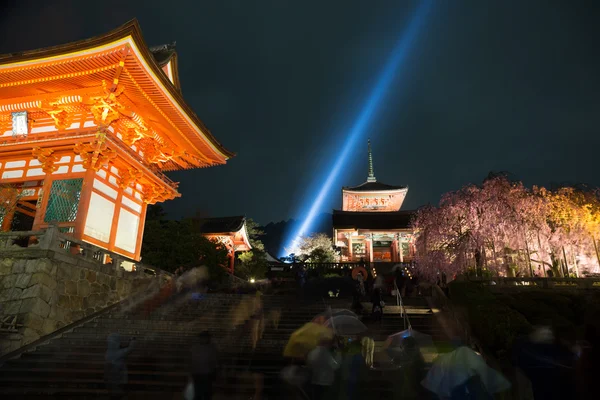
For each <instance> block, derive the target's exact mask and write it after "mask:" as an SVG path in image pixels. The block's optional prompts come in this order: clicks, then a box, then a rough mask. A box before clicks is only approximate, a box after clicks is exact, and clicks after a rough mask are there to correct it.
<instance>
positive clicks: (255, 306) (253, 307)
mask: <svg viewBox="0 0 600 400" xmlns="http://www.w3.org/2000/svg"><path fill="white" fill-rule="evenodd" d="M261 308H262V300H261V298H260V295H259V292H257V294H256V296H244V297H243V298H242V300H241V301H240V302H239V303H238V305H237V306H236V307H235V308H234V309H233V310H232V312H231V326H232V327H233V328H235V327H237V326H240V325H243V324H244V323H245V322H246V321H247V320H248V319H250V317H252V316H253V315H254V314H256V313H257V312H258V311H259V310H260V309H261Z"/></svg>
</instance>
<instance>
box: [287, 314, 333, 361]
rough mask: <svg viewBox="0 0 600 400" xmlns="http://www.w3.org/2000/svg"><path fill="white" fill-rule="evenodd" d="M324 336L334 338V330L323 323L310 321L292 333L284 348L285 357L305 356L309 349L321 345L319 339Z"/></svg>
mask: <svg viewBox="0 0 600 400" xmlns="http://www.w3.org/2000/svg"><path fill="white" fill-rule="evenodd" d="M323 338H328V339H333V332H332V330H331V329H329V328H327V327H325V326H323V325H319V324H315V323H314V322H308V323H306V324H304V326H302V327H301V328H300V329H298V330H297V331H295V332H294V333H292V335H291V336H290V340H288V343H287V345H286V346H285V349H284V350H283V355H284V356H285V357H293V358H304V357H306V355H307V354H308V352H309V351H311V350H312V349H314V348H315V347H317V346H318V345H319V341H320V340H321V339H323Z"/></svg>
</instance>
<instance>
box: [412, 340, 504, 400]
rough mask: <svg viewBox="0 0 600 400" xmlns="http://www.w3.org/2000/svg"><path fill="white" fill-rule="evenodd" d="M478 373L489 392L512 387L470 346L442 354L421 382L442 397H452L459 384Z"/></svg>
mask: <svg viewBox="0 0 600 400" xmlns="http://www.w3.org/2000/svg"><path fill="white" fill-rule="evenodd" d="M475 375H478V376H479V378H480V379H481V383H482V384H483V386H485V389H486V390H487V391H488V392H489V393H498V392H502V391H504V390H507V389H509V388H510V382H508V381H507V380H506V378H504V377H503V376H502V374H500V373H499V372H498V371H496V370H495V369H493V368H490V367H489V366H488V365H487V364H486V363H485V360H484V359H483V358H482V357H481V356H480V355H479V354H477V353H475V352H474V351H473V350H471V349H469V348H468V347H464V346H463V347H459V348H458V349H456V350H454V351H452V352H450V353H446V354H442V355H440V356H439V357H438V358H436V360H435V361H434V362H433V365H432V366H431V369H430V370H429V372H428V373H427V376H426V377H425V379H423V381H422V382H421V384H422V385H423V386H424V387H425V388H427V389H428V390H430V391H432V392H434V393H436V394H437V395H438V396H440V397H450V395H451V392H452V390H453V389H454V388H456V387H457V386H460V385H462V384H463V383H465V382H466V381H467V380H469V379H470V378H471V377H473V376H475Z"/></svg>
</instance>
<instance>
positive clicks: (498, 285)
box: [469, 278, 600, 289]
mask: <svg viewBox="0 0 600 400" xmlns="http://www.w3.org/2000/svg"><path fill="white" fill-rule="evenodd" d="M469 281H471V282H476V283H479V284H481V285H485V286H489V287H490V288H492V289H600V278H469Z"/></svg>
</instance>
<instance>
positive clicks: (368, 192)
mask: <svg viewBox="0 0 600 400" xmlns="http://www.w3.org/2000/svg"><path fill="white" fill-rule="evenodd" d="M407 193H408V187H405V186H391V185H386V184H385V183H381V182H377V179H376V178H375V175H374V173H373V158H372V155H371V143H370V142H369V174H368V178H367V181H366V182H365V183H363V184H361V185H359V186H356V187H349V188H348V187H345V188H342V202H343V203H342V210H333V240H334V243H335V245H336V246H337V247H338V248H340V249H341V254H342V261H346V262H356V261H365V262H406V261H412V259H413V256H414V252H415V248H414V236H413V230H412V228H411V218H412V216H413V214H414V212H413V211H400V207H402V203H403V202H404V198H405V197H406V194H407Z"/></svg>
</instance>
